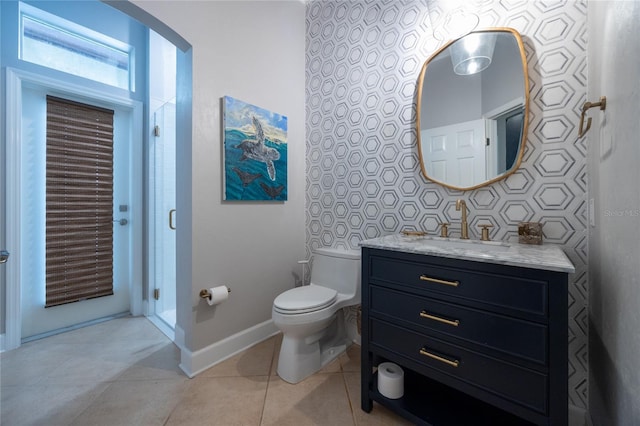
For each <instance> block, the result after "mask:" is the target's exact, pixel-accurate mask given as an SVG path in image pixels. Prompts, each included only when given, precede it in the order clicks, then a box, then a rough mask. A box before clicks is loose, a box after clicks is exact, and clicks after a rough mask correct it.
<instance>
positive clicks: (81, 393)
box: [0, 383, 107, 426]
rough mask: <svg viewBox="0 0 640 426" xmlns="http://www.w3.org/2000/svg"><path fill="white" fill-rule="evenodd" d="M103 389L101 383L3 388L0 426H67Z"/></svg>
mask: <svg viewBox="0 0 640 426" xmlns="http://www.w3.org/2000/svg"><path fill="white" fill-rule="evenodd" d="M106 388H107V385H106V384H100V383H98V384H88V383H81V384H56V385H39V386H15V387H2V397H1V398H2V399H1V401H0V406H1V407H2V410H0V413H1V414H0V424H2V425H11V426H28V425H42V426H58V425H60V426H62V425H69V424H71V422H72V421H73V419H74V418H75V417H77V416H78V415H79V414H80V413H82V411H84V409H85V408H87V407H88V406H89V405H90V404H91V403H92V402H93V401H94V400H95V399H96V398H97V397H98V396H99V395H100V394H101V393H102V392H103V391H104V390H105V389H106Z"/></svg>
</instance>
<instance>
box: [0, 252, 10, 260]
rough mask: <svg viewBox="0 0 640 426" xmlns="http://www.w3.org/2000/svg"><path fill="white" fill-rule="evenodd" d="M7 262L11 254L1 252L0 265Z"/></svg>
mask: <svg viewBox="0 0 640 426" xmlns="http://www.w3.org/2000/svg"><path fill="white" fill-rule="evenodd" d="M7 260H9V252H8V251H6V250H0V263H7Z"/></svg>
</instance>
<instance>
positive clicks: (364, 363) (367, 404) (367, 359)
mask: <svg viewBox="0 0 640 426" xmlns="http://www.w3.org/2000/svg"><path fill="white" fill-rule="evenodd" d="M360 355H361V356H360V360H361V361H360V362H361V366H360V398H361V406H362V411H364V412H366V413H370V412H371V410H372V409H373V400H372V399H371V398H370V397H369V389H371V386H372V380H373V374H372V373H371V371H372V368H371V353H370V352H369V351H368V350H366V349H365V348H363V349H362V353H361V354H360Z"/></svg>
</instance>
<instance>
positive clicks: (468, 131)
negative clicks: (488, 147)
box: [421, 119, 487, 187]
mask: <svg viewBox="0 0 640 426" xmlns="http://www.w3.org/2000/svg"><path fill="white" fill-rule="evenodd" d="M421 135H422V144H423V146H422V150H423V151H422V152H426V153H427V168H428V170H427V171H428V173H429V176H430V177H432V178H434V179H436V180H439V181H441V182H448V183H450V184H451V185H455V186H460V187H467V186H473V185H476V184H478V183H479V182H484V181H485V180H486V176H487V173H486V167H487V166H486V161H485V157H486V154H485V120H483V119H481V120H474V121H468V122H465V123H459V124H454V125H449V126H442V127H437V128H433V129H424V130H422V131H421Z"/></svg>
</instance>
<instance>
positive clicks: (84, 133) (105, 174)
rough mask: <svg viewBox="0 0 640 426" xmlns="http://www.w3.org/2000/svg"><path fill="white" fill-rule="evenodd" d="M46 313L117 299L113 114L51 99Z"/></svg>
mask: <svg viewBox="0 0 640 426" xmlns="http://www.w3.org/2000/svg"><path fill="white" fill-rule="evenodd" d="M46 147H47V155H46V302H45V307H51V306H56V305H61V304H65V303H71V302H77V301H80V300H84V299H90V298H95V297H101V296H108V295H111V294H113V111H111V110H108V109H103V108H98V107H95V106H92V105H85V104H81V103H78V102H73V101H69V100H66V99H60V98H56V97H53V96H47V142H46Z"/></svg>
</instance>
